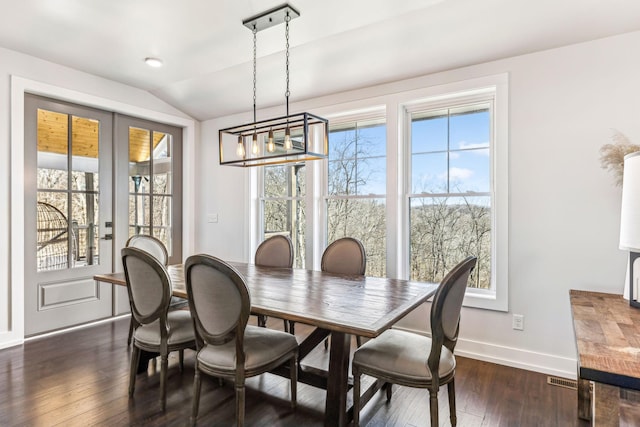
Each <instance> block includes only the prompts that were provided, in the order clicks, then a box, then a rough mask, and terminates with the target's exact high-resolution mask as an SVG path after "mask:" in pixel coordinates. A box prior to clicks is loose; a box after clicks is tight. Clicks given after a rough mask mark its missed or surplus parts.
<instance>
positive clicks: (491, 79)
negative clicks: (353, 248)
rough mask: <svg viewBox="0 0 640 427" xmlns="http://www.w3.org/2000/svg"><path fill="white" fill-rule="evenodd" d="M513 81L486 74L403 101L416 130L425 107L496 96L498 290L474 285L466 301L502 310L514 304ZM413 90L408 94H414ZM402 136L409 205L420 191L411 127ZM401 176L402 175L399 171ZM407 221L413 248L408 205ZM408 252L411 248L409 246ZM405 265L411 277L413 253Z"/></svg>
mask: <svg viewBox="0 0 640 427" xmlns="http://www.w3.org/2000/svg"><path fill="white" fill-rule="evenodd" d="M508 82H509V76H508V74H506V73H503V74H499V75H495V76H487V77H483V78H480V79H472V80H468V81H463V82H457V83H455V84H449V85H442V86H438V87H434V88H429V89H430V90H429V91H428V92H429V93H428V95H426V96H419V94H422V93H424V90H419V91H414V92H413V93H415V98H414V99H413V100H408V101H405V102H404V103H402V104H401V107H402V108H401V110H402V111H403V112H404V115H405V118H404V119H403V121H402V123H404V124H405V126H406V127H407V129H410V127H409V126H410V115H411V113H414V112H417V111H420V110H425V109H437V108H441V107H445V106H448V107H451V106H452V105H458V104H467V103H473V102H481V101H490V102H491V103H492V110H493V115H492V116H493V123H492V125H491V132H492V134H493V138H492V139H493V142H492V144H491V147H490V149H491V166H490V167H491V176H492V180H491V181H492V189H491V192H492V194H493V197H492V206H491V210H492V215H491V221H492V223H491V230H492V242H491V250H492V253H491V272H492V274H491V276H492V277H491V284H492V289H493V290H492V292H491V294H487V293H486V292H474V291H473V289H469V290H468V291H467V293H466V294H465V298H464V305H465V306H467V307H476V308H483V309H490V310H498V311H508V308H509V304H508V302H509V282H508V265H509V260H508V254H509V251H508V244H509V236H508V233H509V222H508V221H509V217H508V214H509V211H508V206H509V205H508V200H509V187H508V186H509V156H508V129H509V117H508V111H509V110H508V99H509V98H508V95H509V94H508ZM411 93H412V92H408V93H405V94H404V95H405V96H406V95H409V94H411ZM403 136H404V138H403V139H402V140H400V142H399V144H400V143H401V144H402V146H403V147H404V148H405V150H407V155H406V162H405V163H404V165H403V166H404V173H403V174H402V177H403V179H404V185H403V187H402V191H403V203H405V204H406V205H408V203H409V199H408V198H409V197H411V196H415V195H412V194H411V188H410V186H411V182H410V180H411V170H410V161H411V159H410V154H409V153H410V152H411V151H410V150H409V148H410V141H409V136H410V131H408V130H406V131H405V134H404V135H403ZM398 175H400V174H398ZM403 214H404V216H403V222H404V223H405V227H406V230H405V229H400V228H399V229H398V233H399V234H400V232H402V235H403V236H404V238H405V240H404V242H401V243H400V244H401V245H402V246H403V247H405V246H406V247H407V248H408V247H409V229H408V228H409V227H408V223H409V212H408V207H407V208H406V211H405V212H403ZM406 251H407V253H405V255H408V249H406ZM402 262H403V263H404V265H402V267H401V271H403V272H404V273H405V276H402V278H405V279H406V278H408V274H409V257H408V256H405V257H404V258H403V259H402Z"/></svg>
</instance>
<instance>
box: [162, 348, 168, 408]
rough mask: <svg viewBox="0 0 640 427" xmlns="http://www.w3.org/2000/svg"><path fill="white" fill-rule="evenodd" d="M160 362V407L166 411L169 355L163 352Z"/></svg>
mask: <svg viewBox="0 0 640 427" xmlns="http://www.w3.org/2000/svg"><path fill="white" fill-rule="evenodd" d="M161 359H162V361H161V362H160V409H161V410H162V412H164V410H165V407H166V406H167V370H168V366H169V356H168V355H167V354H163V355H162V356H161Z"/></svg>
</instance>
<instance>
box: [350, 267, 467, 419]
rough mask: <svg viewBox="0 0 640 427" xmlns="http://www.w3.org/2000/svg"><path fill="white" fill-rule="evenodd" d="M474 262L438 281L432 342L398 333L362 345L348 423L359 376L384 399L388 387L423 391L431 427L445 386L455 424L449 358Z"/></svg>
mask: <svg viewBox="0 0 640 427" xmlns="http://www.w3.org/2000/svg"><path fill="white" fill-rule="evenodd" d="M475 265H476V258H475V257H468V258H467V259H465V260H464V261H462V262H461V263H459V264H458V265H457V266H455V267H454V268H453V269H452V270H451V271H450V272H449V273H448V274H447V276H446V277H445V278H444V279H443V280H442V282H441V283H440V286H439V287H438V290H437V291H436V294H435V296H434V299H433V303H432V305H431V338H429V337H425V336H423V335H418V334H415V333H411V332H407V331H402V330H399V329H388V330H386V331H384V332H383V333H382V334H381V335H380V336H379V337H377V338H374V339H372V340H370V341H368V342H367V343H365V344H363V345H362V346H361V347H360V348H358V349H357V350H356V352H355V353H354V355H353V362H352V372H353V421H354V425H355V426H356V427H357V426H358V425H359V419H360V398H361V396H360V376H361V375H363V374H364V375H370V376H372V377H376V378H379V379H381V380H383V381H385V382H386V383H387V384H386V387H387V400H390V399H391V384H400V385H403V386H408V387H418V388H428V389H429V399H430V400H429V406H430V409H431V425H432V426H437V425H439V424H438V390H439V389H440V386H441V385H445V384H447V389H448V390H447V391H448V395H449V412H450V418H451V425H452V426H455V425H456V397H455V386H454V378H455V373H456V359H455V357H454V355H453V350H454V348H455V345H456V342H457V339H458V330H459V323H460V310H461V307H462V300H463V299H464V293H465V290H466V289H467V282H468V279H469V275H470V274H471V271H472V270H473V268H474V267H475Z"/></svg>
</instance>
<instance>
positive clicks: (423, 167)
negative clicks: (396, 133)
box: [329, 110, 491, 195]
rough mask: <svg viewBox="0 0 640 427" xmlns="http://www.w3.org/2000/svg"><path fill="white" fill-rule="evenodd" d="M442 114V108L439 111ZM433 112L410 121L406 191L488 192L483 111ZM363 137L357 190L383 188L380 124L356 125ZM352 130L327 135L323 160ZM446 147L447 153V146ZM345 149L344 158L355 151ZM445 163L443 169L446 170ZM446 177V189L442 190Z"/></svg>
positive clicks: (383, 149) (486, 131)
mask: <svg viewBox="0 0 640 427" xmlns="http://www.w3.org/2000/svg"><path fill="white" fill-rule="evenodd" d="M442 112H443V113H446V110H443V111H442ZM449 117H450V119H449V120H448V118H447V116H446V114H445V115H435V116H434V117H429V118H425V119H420V120H415V121H413V123H412V128H411V153H412V173H411V175H412V176H411V189H410V191H411V192H412V193H421V192H423V191H425V192H435V193H443V192H466V191H476V192H488V191H490V163H489V162H490V156H489V154H490V152H489V141H490V132H491V130H490V123H489V118H490V116H489V112H488V110H481V111H477V112H472V113H467V114H458V115H451V116H449ZM358 132H359V137H360V139H359V140H360V141H365V143H364V144H365V147H364V151H365V153H366V156H367V160H366V162H361V164H360V169H359V173H361V174H362V175H363V176H366V177H367V180H366V181H367V182H366V185H363V186H360V187H359V188H358V194H361V195H367V194H385V192H386V184H385V183H386V158H385V156H386V126H385V125H384V124H382V125H376V126H370V127H364V128H360V129H358ZM353 139H354V131H353V130H345V131H339V132H332V133H331V134H330V136H329V160H330V161H331V160H336V158H337V156H338V151H339V150H338V149H337V148H338V147H341V146H343V144H344V143H345V142H350V141H353ZM448 148H449V150H450V151H449V153H447V149H448ZM354 150H355V147H351V150H350V151H348V153H347V154H346V157H353V156H354V155H355V151H354ZM447 165H449V173H448V174H447ZM447 180H448V181H449V182H448V184H449V188H447Z"/></svg>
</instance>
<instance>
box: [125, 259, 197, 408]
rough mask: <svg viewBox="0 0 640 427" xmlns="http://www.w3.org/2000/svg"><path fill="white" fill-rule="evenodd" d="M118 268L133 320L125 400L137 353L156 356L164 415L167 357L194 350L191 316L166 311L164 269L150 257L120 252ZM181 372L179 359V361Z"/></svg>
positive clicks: (168, 288)
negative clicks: (125, 282)
mask: <svg viewBox="0 0 640 427" xmlns="http://www.w3.org/2000/svg"><path fill="white" fill-rule="evenodd" d="M122 264H123V265H124V274H125V277H126V281H127V290H128V292H129V302H130V304H131V315H132V316H133V318H134V319H135V327H134V331H133V346H132V354H131V372H130V374H129V375H130V377H129V397H132V396H133V392H134V389H135V384H136V371H137V369H138V364H139V362H140V351H141V350H144V351H148V352H151V353H159V354H160V358H161V365H160V366H161V368H160V406H161V408H162V410H163V411H164V409H165V405H166V395H167V390H166V389H167V386H166V383H167V369H168V356H169V353H170V352H172V351H177V350H179V351H182V350H184V349H185V348H195V334H194V331H193V323H192V322H191V316H190V315H189V312H188V311H186V310H173V311H169V302H170V301H171V284H170V283H169V273H168V272H167V269H166V268H165V266H164V265H163V264H162V263H160V262H159V261H158V260H157V259H156V258H155V257H154V256H152V255H150V254H149V253H148V252H146V251H144V250H142V249H138V248H123V249H122ZM180 370H181V371H182V357H181V358H180Z"/></svg>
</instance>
